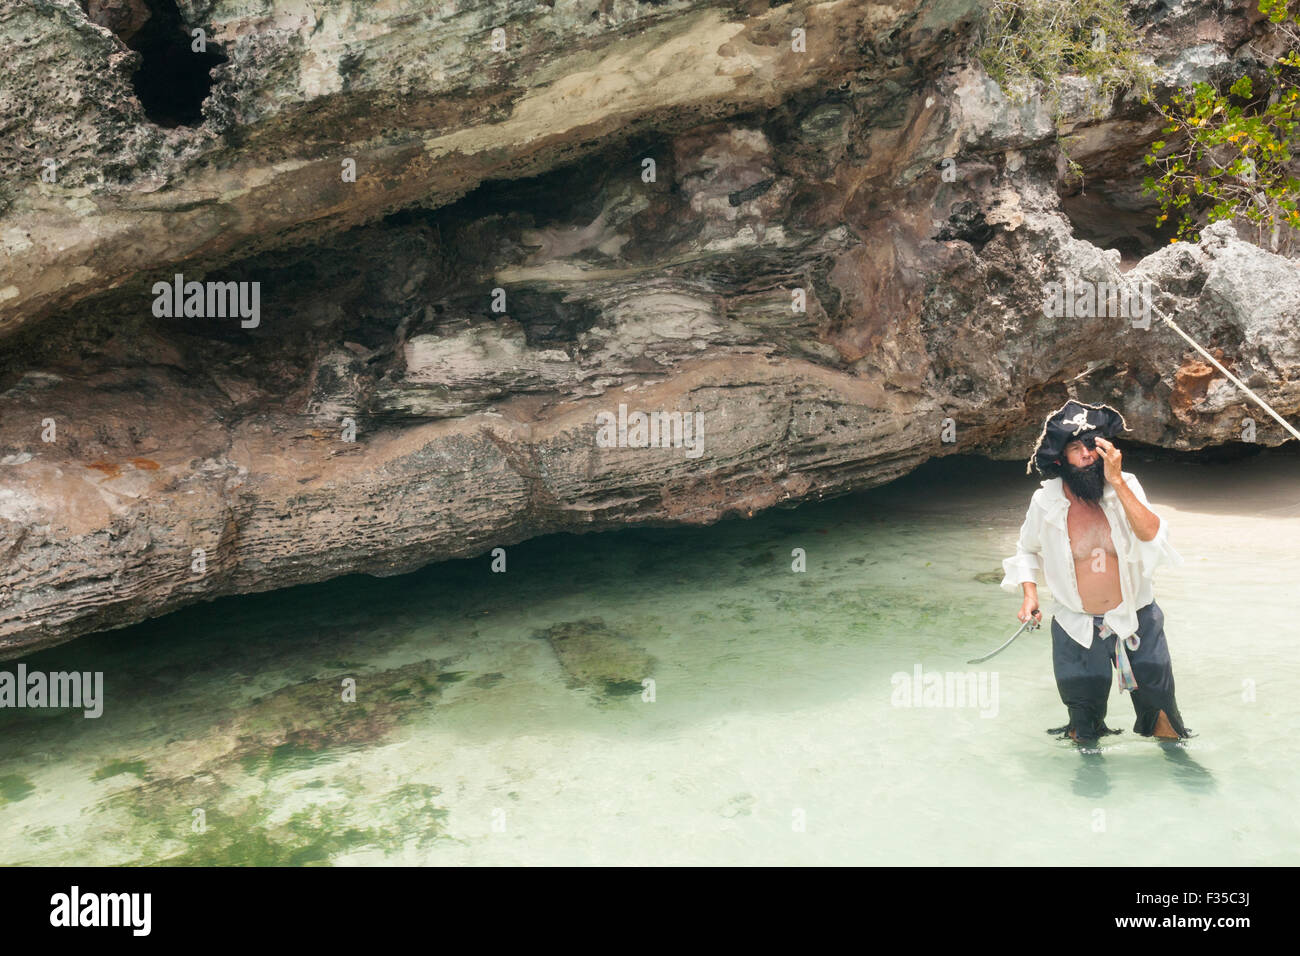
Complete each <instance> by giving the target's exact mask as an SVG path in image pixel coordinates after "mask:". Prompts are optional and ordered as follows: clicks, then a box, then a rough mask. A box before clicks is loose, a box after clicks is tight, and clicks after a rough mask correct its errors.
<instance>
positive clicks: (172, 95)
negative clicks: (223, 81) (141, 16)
mask: <svg viewBox="0 0 1300 956" xmlns="http://www.w3.org/2000/svg"><path fill="white" fill-rule="evenodd" d="M137 5H138V6H141V7H144V8H147V10H148V19H147V20H145V21H144V24H143V25H142V26H140V28H139V29H138V30H136V31H135V32H134V33H133V34H132V35H131V36H130V38H129V39H127V40H126V44H127V46H129V47H130V48H131V49H132V50H135V51H136V52H137V53H139V54H140V57H141V62H140V67H139V69H137V70H136V71H135V74H134V75H133V76H132V77H131V82H132V85H133V86H134V87H135V94H136V96H137V97H138V98H139V100H140V105H141V106H142V107H143V108H144V113H145V116H147V117H148V118H149V120H150V121H152V122H154V123H156V124H157V125H159V126H162V127H166V128H168V129H173V128H175V127H177V126H198V125H199V124H200V123H202V122H203V102H204V100H206V99H207V98H208V94H210V93H211V92H212V75H211V70H212V68H213V67H215V66H217V65H218V64H221V63H225V62H226V57H225V55H224V54H222V53H221V51H220V49H218V48H217V47H216V45H215V44H213V43H211V42H210V41H205V43H204V47H205V49H203V50H201V51H197V50H195V49H194V44H195V38H194V37H193V36H192V35H191V33H190V30H189V29H188V28H187V27H186V25H185V21H184V20H182V19H181V13H180V9H179V8H178V7H177V5H176V0H139V2H138V4H137ZM142 12H143V11H142Z"/></svg>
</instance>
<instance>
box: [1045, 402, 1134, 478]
mask: <svg viewBox="0 0 1300 956" xmlns="http://www.w3.org/2000/svg"><path fill="white" fill-rule="evenodd" d="M1129 430H1130V429H1129V427H1128V425H1127V424H1125V422H1124V416H1123V415H1121V414H1120V413H1119V412H1117V411H1115V409H1113V408H1111V407H1110V406H1109V405H1089V404H1088V403H1087V402H1079V401H1075V400H1074V399H1070V400H1069V401H1068V402H1066V403H1065V404H1064V405H1062V406H1061V407H1060V408H1058V409H1057V410H1056V411H1054V412H1052V414H1050V415H1048V416H1047V421H1045V422H1043V430H1042V432H1041V433H1039V435H1038V441H1037V442H1036V443H1035V444H1034V450H1033V451H1032V452H1031V453H1030V455H1029V462H1028V464H1026V465H1025V474H1027V475H1028V474H1030V473H1031V469H1037V470H1038V473H1039V474H1040V475H1042V476H1043V477H1044V478H1055V477H1057V476H1058V475H1059V474H1060V473H1061V464H1062V463H1063V462H1064V461H1065V446H1066V445H1068V444H1070V442H1072V441H1081V442H1083V444H1084V445H1085V446H1086V447H1088V448H1092V447H1094V441H1095V439H1097V438H1098V437H1101V438H1114V437H1115V436H1116V435H1118V434H1119V433H1120V432H1126V431H1129Z"/></svg>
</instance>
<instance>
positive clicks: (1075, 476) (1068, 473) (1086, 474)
mask: <svg viewBox="0 0 1300 956" xmlns="http://www.w3.org/2000/svg"><path fill="white" fill-rule="evenodd" d="M1105 467H1106V463H1105V462H1104V461H1102V459H1100V458H1098V459H1097V460H1096V461H1094V462H1093V463H1092V464H1091V465H1088V466H1087V467H1086V468H1075V467H1074V466H1073V465H1071V464H1070V463H1069V462H1068V461H1067V462H1066V463H1065V465H1064V467H1063V468H1062V469H1061V478H1062V480H1063V481H1064V482H1065V486H1066V487H1067V488H1069V489H1070V490H1071V491H1072V492H1074V496H1075V497H1076V498H1080V499H1082V500H1083V501H1092V502H1097V501H1101V493H1102V490H1103V489H1104V488H1105V487H1106V472H1105Z"/></svg>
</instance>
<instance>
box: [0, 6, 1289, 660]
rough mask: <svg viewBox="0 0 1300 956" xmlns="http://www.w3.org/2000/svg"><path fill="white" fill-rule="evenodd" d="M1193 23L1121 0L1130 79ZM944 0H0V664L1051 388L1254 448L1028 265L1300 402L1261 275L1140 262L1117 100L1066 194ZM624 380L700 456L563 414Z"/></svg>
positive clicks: (695, 497) (689, 505)
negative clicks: (606, 432)
mask: <svg viewBox="0 0 1300 956" xmlns="http://www.w3.org/2000/svg"><path fill="white" fill-rule="evenodd" d="M1211 6H1212V5H1210V4H1206V3H1193V2H1183V3H1180V4H1173V5H1170V4H1165V3H1155V2H1150V3H1144V4H1137V5H1135V10H1136V14H1135V15H1136V16H1138V17H1139V18H1144V23H1145V30H1146V39H1147V44H1148V46H1149V48H1150V50H1151V53H1152V55H1153V57H1155V60H1156V63H1157V65H1158V66H1159V68H1160V69H1161V70H1162V71H1163V74H1164V76H1165V79H1166V82H1167V83H1168V84H1170V85H1178V84H1181V83H1183V82H1186V81H1187V80H1188V79H1194V78H1200V77H1201V76H1204V75H1210V74H1212V73H1213V72H1214V71H1216V70H1224V69H1228V68H1229V67H1230V66H1231V65H1232V61H1233V57H1234V56H1237V55H1238V54H1239V50H1240V48H1241V46H1242V44H1243V42H1244V41H1245V39H1247V38H1248V37H1249V36H1250V35H1251V31H1252V30H1255V29H1257V28H1258V27H1257V24H1256V22H1255V21H1256V20H1257V18H1256V17H1252V15H1251V13H1250V10H1251V6H1250V5H1249V4H1246V3H1241V4H1237V5H1235V6H1233V8H1232V9H1231V10H1230V11H1229V13H1228V15H1226V16H1223V15H1218V16H1214V17H1212V16H1211V15H1210V13H1209V9H1210V7H1211ZM1213 6H1214V9H1215V10H1218V9H1219V7H1220V6H1221V5H1213ZM977 17H978V7H977V5H976V4H975V3H974V2H973V0H971V2H963V0H932V2H917V0H900V2H899V3H895V4H877V3H866V2H865V0H840V2H827V3H809V2H798V0H793V2H788V3H768V2H765V0H764V2H750V3H746V2H729V3H719V2H690V0H679V2H658V3H656V2H645V3H638V2H632V0H589V2H565V0H554V2H552V3H546V2H537V3H534V2H514V0H500V2H488V0H468V2H463V3H460V4H429V3H425V2H417V0H410V2H393V3H384V4H375V3H369V2H361V0H355V2H353V0H330V2H319V3H311V4H308V3H299V2H293V0H274V2H272V0H259V2H254V0H182V2H181V3H180V4H179V7H178V8H175V9H173V8H172V7H171V5H169V4H165V3H162V2H154V0H121V2H87V3H84V4H80V3H77V2H74V0H21V2H16V0H0V52H2V53H3V58H4V62H5V63H6V64H8V65H9V68H8V69H6V71H5V72H4V74H3V75H0V116H3V123H4V129H5V135H4V137H3V139H0V160H3V163H4V165H5V167H6V169H7V170H13V171H14V172H12V173H7V174H6V179H5V180H4V182H3V183H2V184H0V248H2V249H3V250H4V260H3V264H2V265H0V555H2V556H3V563H2V564H0V655H4V656H13V655H15V654H18V653H22V652H24V651H27V650H30V649H33V648H36V647H40V646H45V645H49V644H54V643H58V642H60V641H64V640H68V639H70V638H72V637H74V636H76V635H78V634H81V633H85V632H87V631H90V630H97V629H102V628H107V627H114V626H119V625H122V624H126V623H130V622H133V621H137V620H140V619H142V618H145V617H148V616H151V615H156V614H160V613H163V612H165V611H167V610H170V609H173V608H176V607H179V606H181V605H183V604H186V603H191V602H194V601H197V600H203V599H206V598H211V597H214V596H217V595H220V594H230V593H239V592H249V591H261V590H268V589H272V588H278V587H284V586H288V585H291V584H295V583H300V582H305V581H315V580H321V579H325V578H329V577H332V576H336V575H340V574H345V573H349V572H365V573H371V574H393V573H399V572H401V571H405V570H409V569H413V568H415V567H418V566H420V565H422V564H425V563H427V562H429V561H433V560H437V559H440V558H447V557H453V556H468V555H475V554H482V553H484V552H486V551H488V550H490V549H492V548H494V547H497V546H506V545H509V544H511V543H513V542H517V541H520V540H523V539H524V538H527V537H530V536H533V535H537V534H540V533H544V532H548V531H555V530H587V529H606V528H613V527H618V526H621V525H625V524H628V523H632V522H710V521H714V520H717V519H718V518H720V517H722V516H724V515H726V514H729V513H742V514H747V513H751V512H753V511H754V510H756V509H760V508H765V507H770V506H772V505H774V504H777V503H779V502H793V501H797V500H802V499H807V498H815V497H818V496H822V495H827V494H836V493H842V492H845V491H848V490H852V489H856V488H863V487H867V486H870V485H873V484H877V483H880V482H883V481H887V480H890V479H892V478H895V477H898V476H899V475H901V474H904V473H906V472H907V471H908V470H910V469H912V468H914V467H915V466H916V465H918V464H920V463H921V462H923V461H925V460H926V459H927V458H930V457H933V456H936V455H944V454H951V453H983V454H991V455H997V456H1005V457H1010V456H1018V455H1021V454H1023V453H1025V452H1026V451H1027V446H1028V443H1029V442H1030V441H1031V440H1032V437H1033V435H1034V434H1035V433H1036V431H1037V426H1038V424H1039V423H1040V422H1041V417H1042V415H1043V414H1044V413H1045V412H1046V411H1048V410H1050V409H1051V408H1053V407H1055V406H1056V405H1057V404H1059V403H1060V402H1061V401H1063V400H1064V398H1065V397H1067V396H1068V395H1069V394H1076V395H1077V396H1078V397H1080V398H1084V399H1085V400H1092V401H1097V400H1103V401H1109V402H1112V403H1115V404H1117V405H1119V406H1120V407H1121V408H1123V409H1124V411H1125V413H1126V415H1127V417H1128V420H1129V423H1130V425H1131V426H1132V427H1133V428H1134V433H1133V435H1132V437H1133V438H1134V439H1137V440H1139V441H1142V442H1146V443H1149V444H1152V445H1161V446H1165V447H1171V448H1182V449H1192V448H1200V447H1204V446H1206V445H1210V444H1218V443H1223V442H1228V441H1234V440H1237V439H1238V438H1239V437H1240V435H1241V423H1242V420H1243V419H1244V418H1246V417H1250V418H1253V419H1255V420H1256V421H1257V422H1258V434H1257V439H1258V441H1260V442H1263V443H1266V444H1278V443H1280V442H1281V441H1282V439H1283V438H1284V437H1285V435H1284V433H1283V432H1282V431H1281V429H1280V428H1277V427H1276V426H1275V425H1274V424H1273V423H1272V422H1271V420H1269V419H1268V418H1267V417H1266V416H1264V415H1263V414H1262V413H1261V412H1259V411H1258V410H1257V409H1256V408H1255V407H1254V406H1253V405H1249V404H1248V403H1247V401H1246V400H1245V399H1244V397H1243V396H1242V395H1241V394H1240V393H1239V392H1238V391H1237V390H1236V389H1235V388H1234V387H1233V386H1232V385H1231V384H1230V383H1228V382H1227V381H1226V380H1224V379H1223V378H1222V376H1220V375H1218V374H1217V373H1215V372H1214V371H1213V369H1212V368H1210V367H1209V366H1207V365H1204V364H1202V363H1201V362H1200V361H1199V360H1197V359H1196V356H1195V354H1194V353H1193V352H1192V351H1191V350H1190V349H1188V348H1187V347H1186V346H1185V344H1184V343H1183V342H1182V341H1181V340H1180V339H1178V338H1177V337H1176V336H1174V335H1173V334H1172V333H1171V332H1169V331H1168V330H1167V329H1162V327H1161V326H1160V324H1159V323H1158V322H1153V323H1152V324H1151V326H1150V328H1145V329H1144V328H1140V327H1137V328H1135V327H1134V324H1133V323H1132V322H1131V321H1130V320H1129V318H1127V317H1114V316H1113V315H1112V316H1111V317H1105V316H1103V317H1082V318H1055V317H1051V316H1048V315H1046V314H1045V313H1044V310H1043V302H1044V296H1045V290H1046V289H1048V288H1050V287H1051V284H1052V283H1062V284H1065V283H1072V282H1074V281H1075V280H1083V281H1084V282H1087V283H1092V284H1093V285H1094V286H1095V287H1100V288H1106V287H1107V286H1116V287H1119V286H1123V285H1124V284H1125V283H1127V284H1128V286H1127V287H1129V288H1132V287H1134V286H1135V285H1137V284H1140V283H1142V282H1150V283H1151V285H1150V287H1149V288H1151V289H1152V290H1153V292H1154V296H1155V301H1156V303H1157V304H1158V305H1159V306H1160V308H1162V309H1164V310H1165V311H1167V312H1170V313H1171V314H1173V315H1175V316H1176V317H1177V318H1178V320H1179V321H1180V323H1181V324H1182V325H1183V326H1184V328H1186V329H1187V330H1188V331H1189V332H1190V333H1191V334H1192V335H1193V336H1194V337H1196V338H1197V339H1198V340H1199V341H1201V342H1203V343H1205V344H1207V346H1210V347H1213V348H1216V349H1218V350H1219V354H1220V355H1221V360H1222V361H1224V362H1225V364H1227V365H1229V367H1230V368H1232V369H1233V370H1234V373H1235V374H1237V375H1239V376H1240V377H1242V378H1243V379H1245V380H1246V381H1247V382H1248V383H1249V384H1250V385H1251V386H1252V387H1253V388H1255V389H1256V390H1257V391H1258V392H1259V393H1260V394H1261V395H1263V396H1264V397H1265V398H1266V399H1267V400H1268V401H1270V402H1271V403H1272V404H1273V405H1274V406H1275V407H1276V408H1277V409H1278V410H1279V411H1280V412H1281V413H1282V414H1283V415H1292V414H1294V413H1295V412H1296V411H1297V410H1298V409H1300V383H1297V374H1296V373H1297V369H1300V337H1298V336H1297V335H1296V333H1295V331H1294V323H1295V317H1296V315H1297V313H1300V277H1297V274H1296V268H1295V263H1294V262H1293V261H1291V260H1288V259H1284V258H1281V257H1278V256H1275V255H1271V254H1269V253H1267V252H1264V251H1262V250H1261V249H1259V248H1257V247H1256V246H1254V245H1251V244H1248V243H1246V242H1244V241H1242V240H1241V239H1239V238H1237V236H1236V234H1235V233H1234V232H1233V231H1232V230H1231V229H1228V228H1226V227H1216V228H1213V229H1210V230H1207V232H1206V234H1205V238H1204V239H1203V241H1202V242H1201V243H1200V244H1199V245H1196V246H1188V245H1186V244H1178V245H1173V246H1166V247H1163V248H1162V247H1161V246H1160V243H1161V242H1162V241H1163V240H1162V237H1161V236H1160V235H1158V234H1157V233H1155V232H1154V231H1152V229H1151V226H1150V224H1151V222H1152V221H1153V219H1154V214H1152V213H1151V211H1150V209H1149V208H1148V207H1147V206H1146V205H1145V203H1146V200H1145V199H1144V198H1143V197H1142V196H1141V194H1140V188H1139V187H1140V181H1141V176H1142V174H1143V169H1142V165H1141V156H1142V154H1143V152H1144V151H1145V147H1146V144H1147V143H1148V142H1149V141H1150V140H1151V139H1152V138H1154V137H1155V135H1156V130H1157V129H1158V125H1159V124H1158V123H1157V122H1156V121H1155V120H1154V119H1153V118H1152V116H1151V115H1150V114H1149V113H1148V112H1146V111H1145V110H1144V109H1143V108H1142V107H1141V106H1140V105H1139V104H1138V103H1136V102H1134V101H1131V100H1121V101H1118V102H1116V103H1113V104H1103V108H1102V109H1101V111H1100V112H1099V113H1095V112H1094V111H1093V109H1092V108H1093V106H1094V105H1095V104H1092V103H1091V102H1089V97H1088V90H1087V88H1086V87H1085V86H1082V85H1081V86H1080V87H1079V90H1078V97H1077V103H1076V104H1073V105H1072V106H1070V109H1071V110H1072V112H1070V113H1069V115H1068V116H1067V139H1068V145H1069V149H1070V153H1071V155H1072V156H1073V157H1074V158H1075V159H1076V160H1077V161H1079V162H1081V163H1082V164H1083V165H1084V167H1085V169H1087V170H1088V171H1089V177H1088V179H1087V180H1086V181H1085V185H1084V188H1083V189H1082V191H1080V190H1079V189H1078V187H1077V186H1068V185H1066V184H1065V183H1064V182H1063V180H1062V177H1061V173H1062V168H1063V167H1062V165H1061V162H1060V154H1059V150H1058V148H1057V140H1056V130H1055V129H1054V126H1053V122H1052V120H1051V118H1050V117H1049V115H1048V114H1047V112H1046V111H1045V109H1044V108H1043V107H1042V106H1041V104H1038V103H1030V104H1027V105H1022V106H1016V105H1013V104H1010V103H1008V102H1007V101H1006V100H1005V99H1004V98H1003V96H1002V94H1001V92H1000V91H999V90H998V88H997V86H996V84H994V83H993V82H992V81H991V80H989V78H988V77H987V76H985V75H984V74H983V73H982V71H981V70H980V69H979V68H978V66H976V65H975V64H974V63H973V61H972V58H971V57H970V54H969V51H970V48H971V44H972V36H973V31H974V26H975V23H976V21H977ZM196 29H201V30H202V31H203V38H204V41H205V44H206V50H205V52H204V54H203V55H204V56H206V57H208V58H209V59H207V60H204V61H202V64H201V66H202V69H200V70H199V71H198V73H197V74H195V73H194V72H193V67H194V62H193V61H190V60H186V59H184V55H183V53H178V52H177V45H178V44H188V43H189V42H191V39H192V38H193V36H194V34H193V31H194V30H196ZM497 30H500V31H501V32H500V33H494V31H497ZM115 31H116V32H115ZM795 31H802V33H801V34H799V33H796V32H795ZM185 49H189V47H188V46H186V47H185ZM169 51H170V52H169ZM194 55H196V56H197V55H198V54H197V53H196V54H194ZM178 57H180V59H177V58H178ZM142 64H146V65H148V64H153V65H152V66H149V67H148V69H141V72H139V73H137V72H136V71H137V68H141V65H142ZM158 64H162V65H161V66H159V65H158ZM209 64H210V65H209ZM150 70H152V72H149V71H150ZM185 70H190V71H191V72H190V73H188V74H186V75H185V76H182V73H183V71H185ZM169 71H171V72H169ZM209 72H210V77H209V75H208V74H209ZM133 76H134V77H135V79H134V80H133ZM159 76H161V77H162V78H163V82H161V85H159V81H158V80H157V79H152V80H151V79H150V77H155V78H156V77H159ZM173 76H174V77H176V80H175V82H174V83H168V82H166V80H167V78H168V77H173ZM142 77H143V79H142ZM209 81H210V87H211V88H210V90H209V89H208V85H209ZM187 97H189V99H188V100H187ZM45 159H53V160H54V169H55V175H54V176H53V177H52V178H53V181H48V180H49V179H50V178H51V177H49V176H46V177H44V178H43V177H42V172H43V170H44V169H46V168H47V164H45V163H44V160H45ZM345 161H351V164H352V165H353V166H354V168H355V181H353V180H352V177H351V176H350V175H349V174H348V169H349V167H348V163H346V162H345ZM177 274H181V275H183V277H184V281H185V282H212V283H218V282H220V283H246V285H244V286H242V287H241V286H232V287H230V288H231V289H237V288H242V289H243V290H244V291H245V292H246V293H250V294H251V290H252V289H253V288H254V287H253V283H256V284H257V285H256V290H257V296H258V299H257V306H258V308H257V312H256V317H255V319H253V318H242V319H241V317H240V316H238V315H230V314H227V315H226V316H224V317H201V316H194V315H191V316H189V317H184V316H181V317H167V316H166V315H165V314H164V315H159V314H157V312H158V311H164V312H165V310H158V309H156V308H155V304H156V300H157V298H158V296H159V293H158V292H157V291H156V289H155V284H158V283H163V284H167V283H172V282H173V281H174V276H175V275H177ZM168 298H169V297H168ZM246 304H248V303H246ZM1093 311H1104V310H1093ZM620 406H625V408H624V416H625V417H626V416H635V413H636V412H647V413H648V412H657V411H666V412H673V411H676V412H682V413H690V414H691V415H697V414H698V416H699V418H698V419H697V421H698V422H699V429H698V434H697V435H696V437H697V438H698V440H699V443H700V444H699V448H700V449H701V450H702V451H701V453H699V454H698V455H694V454H691V453H690V450H689V449H687V448H684V447H667V448H664V447H655V448H645V447H634V446H635V437H636V435H635V424H634V427H633V441H632V442H630V443H627V444H625V445H622V446H620V445H619V443H617V442H615V443H614V444H613V446H612V447H609V443H608V442H604V441H598V440H597V439H598V432H597V424H596V423H597V421H598V420H599V419H600V416H602V415H606V414H608V415H613V416H615V417H617V416H618V415H619V409H620ZM633 421H634V423H635V417H634V418H633ZM946 439H954V440H946Z"/></svg>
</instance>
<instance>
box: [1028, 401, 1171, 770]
mask: <svg viewBox="0 0 1300 956" xmlns="http://www.w3.org/2000/svg"><path fill="white" fill-rule="evenodd" d="M1128 430H1129V428H1128V426H1127V425H1126V424H1125V423H1124V417H1123V416H1122V415H1120V413H1119V412H1117V411H1116V410H1115V409H1113V408H1111V407H1110V406H1109V405H1089V404H1087V403H1084V402H1078V401H1073V400H1071V401H1068V402H1066V403H1065V404H1064V405H1062V406H1061V407H1060V408H1059V409H1057V410H1056V411H1055V412H1053V413H1052V414H1051V415H1049V416H1048V418H1047V421H1046V422H1045V423H1044V424H1043V431H1042V433H1041V434H1040V435H1039V436H1038V443H1037V444H1036V445H1035V446H1034V451H1033V454H1032V455H1031V456H1030V459H1029V464H1028V465H1027V466H1026V468H1025V471H1026V473H1030V468H1034V469H1036V470H1037V471H1038V473H1039V474H1040V475H1041V476H1042V477H1043V478H1045V479H1046V480H1045V481H1043V482H1042V485H1041V487H1040V488H1039V489H1038V490H1037V491H1035V492H1034V496H1033V498H1032V499H1031V500H1030V502H1029V513H1028V514H1027V515H1026V516H1025V522H1024V524H1023V525H1022V526H1021V528H1020V539H1019V541H1018V542H1017V545H1016V554H1015V556H1013V557H1010V558H1007V559H1006V560H1005V561H1003V562H1002V568H1003V570H1004V572H1005V577H1003V579H1002V588H1003V589H1004V590H1006V591H1010V592H1012V593H1015V591H1016V589H1017V588H1019V589H1021V590H1023V592H1024V603H1022V604H1021V606H1020V612H1019V615H1018V616H1019V618H1020V620H1021V621H1026V620H1028V619H1029V617H1030V615H1033V616H1034V617H1035V618H1036V619H1039V618H1041V612H1040V611H1039V609H1038V584H1037V582H1036V580H1035V573H1036V572H1037V571H1039V570H1041V571H1042V572H1043V577H1044V580H1045V583H1046V585H1047V587H1048V588H1049V589H1050V590H1051V592H1052V596H1053V598H1055V600H1056V609H1055V612H1054V613H1053V615H1052V670H1053V672H1054V673H1055V675H1056V686H1057V690H1058V691H1059V692H1060V694H1061V702H1062V703H1063V704H1065V706H1066V710H1067V711H1068V713H1069V723H1067V724H1066V725H1065V726H1064V727H1058V728H1055V729H1053V730H1050V731H1048V732H1049V733H1055V734H1060V735H1061V737H1062V739H1064V738H1065V737H1067V736H1068V737H1069V738H1071V739H1073V740H1075V741H1078V742H1079V743H1081V744H1083V745H1084V746H1089V747H1090V746H1094V745H1095V742H1096V739H1097V738H1098V737H1100V736H1102V735H1103V734H1117V733H1119V732H1120V731H1118V730H1112V729H1111V728H1109V727H1107V726H1106V724H1105V717H1106V700H1107V697H1108V696H1109V695H1110V674H1111V669H1112V668H1114V670H1115V671H1116V672H1117V673H1118V677H1119V685H1120V691H1121V692H1124V691H1128V693H1129V695H1130V697H1131V699H1132V701H1133V710H1134V712H1135V713H1136V714H1137V723H1135V724H1134V725H1133V730H1134V732H1135V733H1139V734H1141V735H1143V736H1145V737H1157V738H1160V739H1164V740H1178V739H1181V738H1184V737H1189V736H1191V734H1190V732H1189V731H1188V730H1187V728H1186V727H1184V726H1183V720H1182V717H1181V716H1180V715H1179V713H1178V704H1177V703H1176V702H1175V700H1174V675H1173V669H1172V666H1171V663H1170V660H1169V648H1168V646H1167V645H1166V643H1165V633H1164V613H1163V612H1162V611H1161V610H1160V606H1159V605H1157V604H1156V603H1155V600H1154V596H1153V594H1152V587H1151V577H1152V574H1153V573H1154V572H1155V569H1156V568H1158V567H1159V566H1160V565H1162V564H1169V565H1173V566H1177V565H1180V564H1182V563H1183V559H1182V557H1181V556H1180V555H1179V554H1178V552H1177V551H1175V550H1174V549H1173V548H1172V547H1170V545H1169V535H1168V528H1167V522H1165V521H1164V520H1163V519H1162V518H1160V517H1159V516H1158V515H1156V514H1155V513H1154V512H1153V511H1151V509H1150V507H1149V506H1148V503H1147V497H1146V494H1145V493H1143V491H1142V486H1141V485H1140V484H1139V483H1138V480H1137V478H1135V477H1134V476H1133V475H1132V474H1130V473H1129V472H1126V471H1121V470H1120V460H1121V459H1120V452H1119V449H1118V448H1116V447H1115V446H1114V445H1112V444H1111V443H1110V441H1109V439H1111V438H1114V437H1115V436H1116V435H1117V434H1120V433H1121V432H1122V431H1128Z"/></svg>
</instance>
